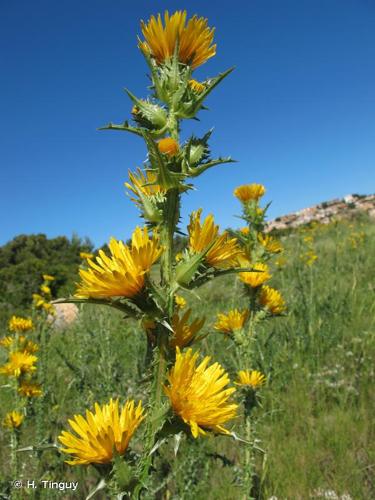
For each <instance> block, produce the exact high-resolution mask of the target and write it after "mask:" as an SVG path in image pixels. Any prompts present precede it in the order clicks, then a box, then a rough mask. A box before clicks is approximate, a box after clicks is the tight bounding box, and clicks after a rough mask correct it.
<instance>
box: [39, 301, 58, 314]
mask: <svg viewBox="0 0 375 500" xmlns="http://www.w3.org/2000/svg"><path fill="white" fill-rule="evenodd" d="M42 307H43V309H44V310H45V311H46V312H47V313H48V314H55V313H56V310H55V308H54V306H53V304H50V303H49V302H43V304H42Z"/></svg>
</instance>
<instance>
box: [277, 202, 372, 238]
mask: <svg viewBox="0 0 375 500" xmlns="http://www.w3.org/2000/svg"><path fill="white" fill-rule="evenodd" d="M361 213H367V214H368V215H369V216H370V217H374V218H375V195H373V194H370V195H360V194H349V195H347V196H345V197H344V198H341V199H339V198H336V199H334V200H331V201H324V202H323V203H319V204H318V205H314V206H312V207H308V208H304V209H302V210H299V211H298V212H294V213H291V214H288V215H283V216H281V217H276V219H274V220H272V221H270V222H269V223H268V225H267V230H268V231H273V230H276V231H282V230H285V229H292V228H295V227H298V226H302V225H304V224H309V223H310V222H313V221H316V222H320V223H321V224H328V223H329V222H330V221H332V220H333V219H342V218H347V217H352V216H354V215H358V214H361Z"/></svg>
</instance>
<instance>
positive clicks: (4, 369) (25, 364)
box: [0, 351, 38, 377]
mask: <svg viewBox="0 0 375 500" xmlns="http://www.w3.org/2000/svg"><path fill="white" fill-rule="evenodd" d="M37 359H38V358H37V357H36V356H34V355H32V354H29V353H27V352H21V351H16V352H12V353H11V354H10V356H9V361H8V363H6V364H5V365H3V366H1V367H0V373H2V374H3V375H7V376H8V377H19V376H20V375H21V373H27V372H33V371H35V370H36V366H34V364H35V363H36V361H37Z"/></svg>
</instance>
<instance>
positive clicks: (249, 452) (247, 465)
mask: <svg viewBox="0 0 375 500" xmlns="http://www.w3.org/2000/svg"><path fill="white" fill-rule="evenodd" d="M245 439H246V441H248V442H251V419H250V415H249V414H247V415H245ZM253 470H254V463H253V449H252V444H247V445H246V448H245V457H244V479H243V500H251V499H252V498H253V497H252V496H251V491H252V488H253Z"/></svg>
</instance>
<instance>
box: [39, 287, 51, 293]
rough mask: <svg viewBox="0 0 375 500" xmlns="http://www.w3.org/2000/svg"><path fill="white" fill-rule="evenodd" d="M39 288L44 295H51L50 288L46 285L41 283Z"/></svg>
mask: <svg viewBox="0 0 375 500" xmlns="http://www.w3.org/2000/svg"><path fill="white" fill-rule="evenodd" d="M40 290H41V291H42V292H43V293H44V294H45V295H51V289H50V287H49V286H47V285H41V286H40Z"/></svg>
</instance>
